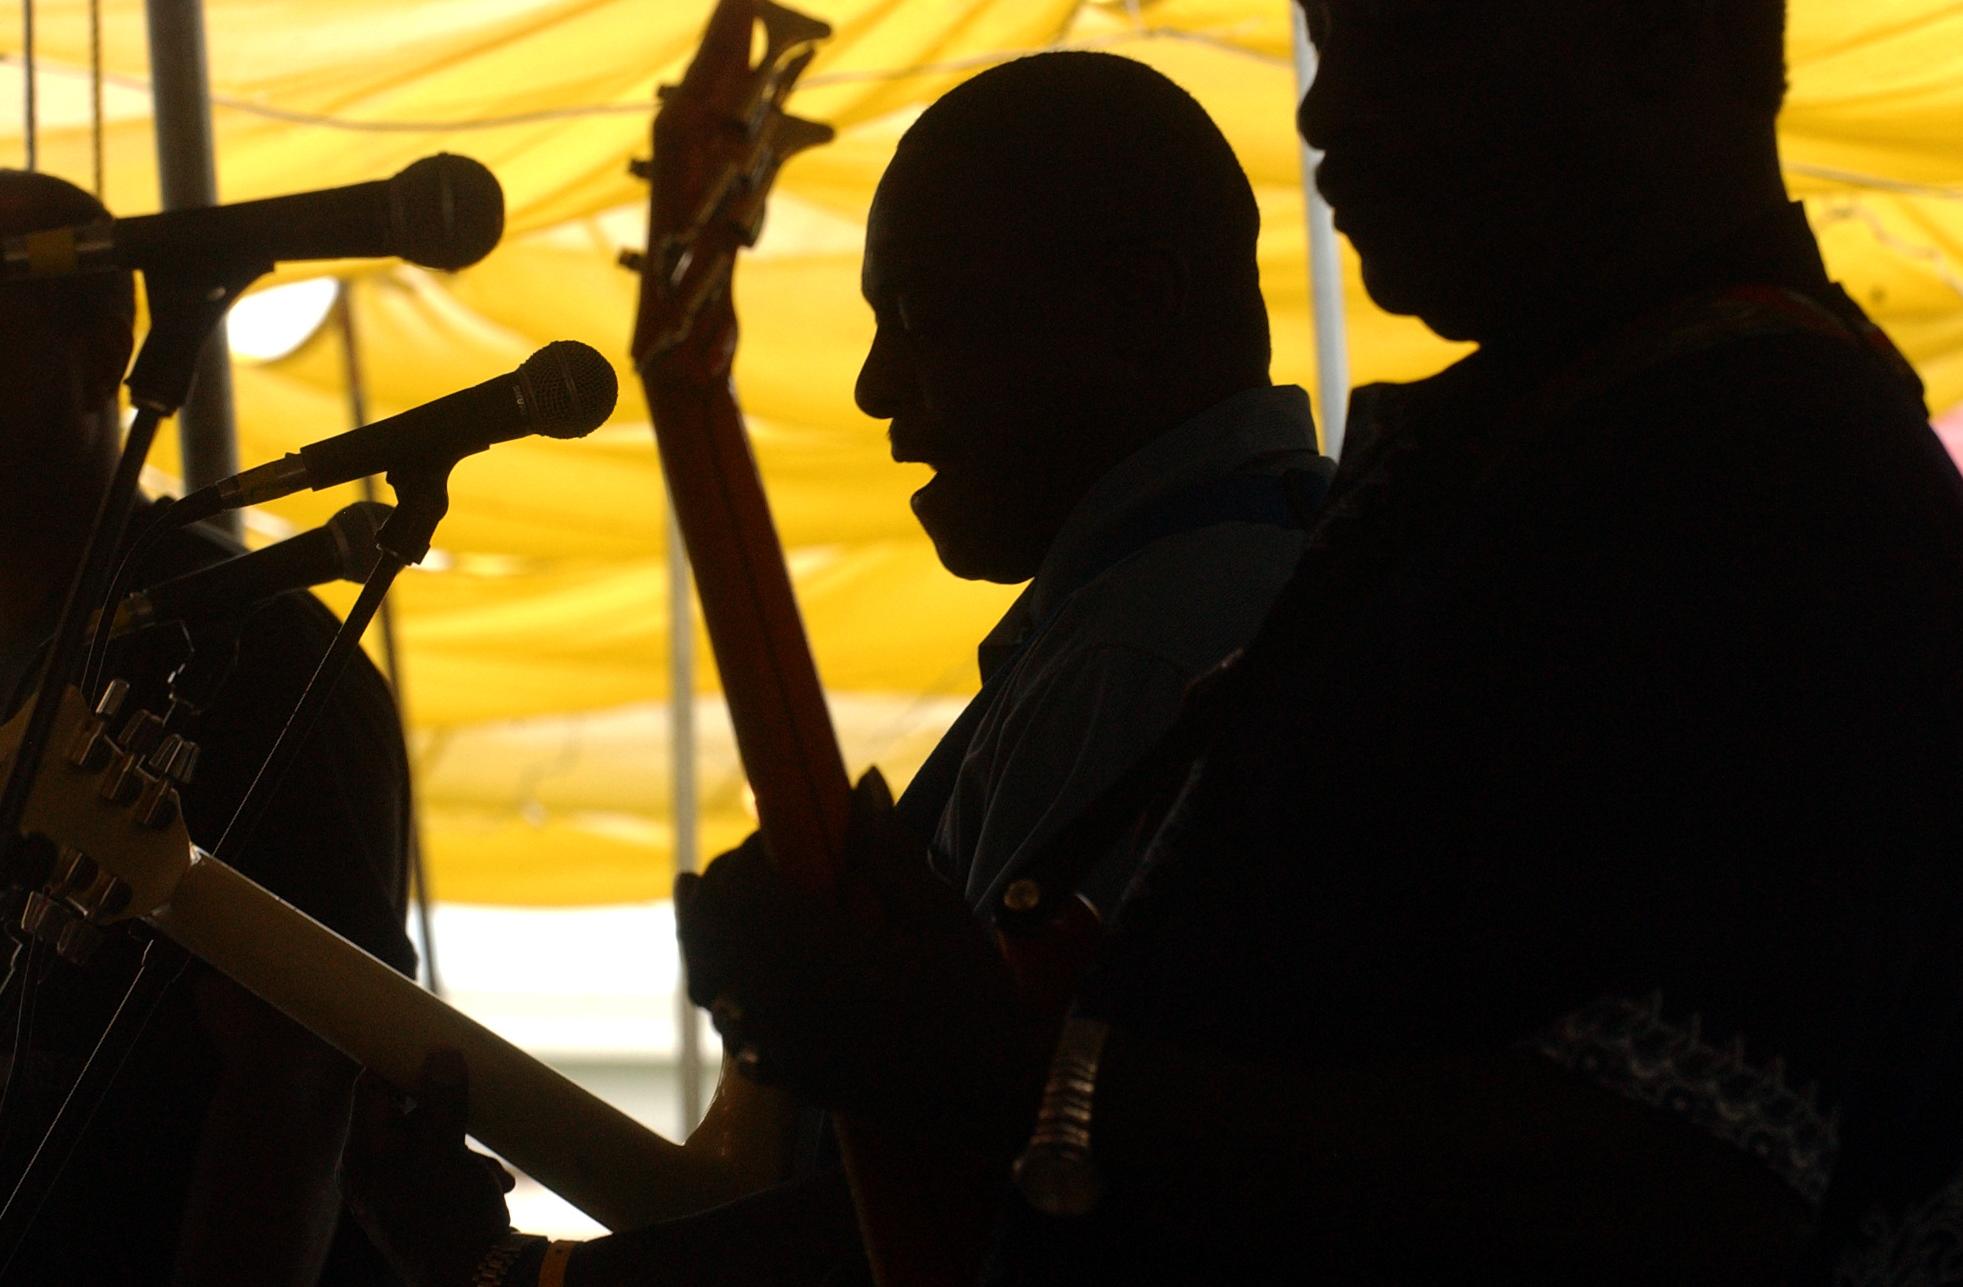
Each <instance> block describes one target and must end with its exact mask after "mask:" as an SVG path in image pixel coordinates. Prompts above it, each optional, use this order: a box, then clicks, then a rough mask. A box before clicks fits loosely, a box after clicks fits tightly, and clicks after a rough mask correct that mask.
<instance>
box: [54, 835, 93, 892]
mask: <svg viewBox="0 0 1963 1287" xmlns="http://www.w3.org/2000/svg"><path fill="white" fill-rule="evenodd" d="M95 878H96V865H95V859H93V858H91V857H89V856H88V855H87V854H85V853H83V852H82V851H81V850H79V849H76V848H74V847H72V846H68V845H64V846H62V850H61V856H60V857H59V858H58V859H57V860H56V861H55V875H54V879H53V880H52V881H50V882H49V884H48V888H49V889H50V890H51V891H52V892H53V893H54V895H55V896H56V897H57V898H67V897H69V896H70V895H72V894H76V893H79V892H81V891H82V890H84V889H87V888H88V887H89V886H90V885H91V884H93V883H95Z"/></svg>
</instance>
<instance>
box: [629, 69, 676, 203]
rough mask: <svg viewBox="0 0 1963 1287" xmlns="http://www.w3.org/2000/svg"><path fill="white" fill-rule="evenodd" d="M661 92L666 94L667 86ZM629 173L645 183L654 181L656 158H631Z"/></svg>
mask: <svg viewBox="0 0 1963 1287" xmlns="http://www.w3.org/2000/svg"><path fill="white" fill-rule="evenodd" d="M661 92H662V94H663V95H666V94H667V92H668V91H667V87H666V86H663V87H662V91H661ZM627 173H629V174H631V175H633V176H634V177H635V178H637V179H639V180H641V181H642V182H644V183H652V182H653V181H654V158H653V157H651V156H637V157H633V158H631V159H630V160H629V161H628V162H627Z"/></svg>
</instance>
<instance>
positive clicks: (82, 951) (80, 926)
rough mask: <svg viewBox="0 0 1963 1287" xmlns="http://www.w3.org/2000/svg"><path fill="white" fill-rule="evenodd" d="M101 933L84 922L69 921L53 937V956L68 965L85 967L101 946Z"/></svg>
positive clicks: (98, 929)
mask: <svg viewBox="0 0 1963 1287" xmlns="http://www.w3.org/2000/svg"><path fill="white" fill-rule="evenodd" d="M102 940H103V933H102V930H101V929H100V928H98V927H97V926H94V925H91V924H89V923H88V922H87V921H84V920H71V921H69V922H68V923H67V924H66V925H64V926H62V927H61V932H60V933H58V934H56V935H55V955H56V956H58V957H60V958H61V959H62V960H63V961H65V962H67V963H68V964H69V965H74V966H83V965H87V964H88V963H89V961H90V959H91V958H93V957H94V956H95V950H96V949H97V948H98V947H101V946H102Z"/></svg>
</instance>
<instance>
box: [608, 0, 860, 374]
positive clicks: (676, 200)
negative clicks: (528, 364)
mask: <svg viewBox="0 0 1963 1287" xmlns="http://www.w3.org/2000/svg"><path fill="white" fill-rule="evenodd" d="M759 23H760V24H762V28H763V35H764V49H763V54H762V57H761V58H759V59H757V60H756V61H752V59H751V53H750V50H751V44H752V37H753V36H754V34H755V31H756V28H757V25H758V24H759ZM829 35H831V28H830V27H828V26H826V25H825V24H824V23H822V22H819V21H818V20H817V19H815V18H810V17H806V16H805V15H804V14H801V13H797V12H795V11H793V10H790V9H786V8H784V7H783V6H782V5H779V4H775V3H772V0H717V4H716V8H715V11H714V12H713V13H712V14H710V16H709V25H708V28H707V29H706V30H705V31H704V33H703V36H702V45H701V48H699V49H698V50H697V51H696V54H695V58H694V59H693V60H692V61H691V62H690V63H689V66H688V71H687V72H686V73H685V74H684V75H683V76H682V81H681V84H679V85H670V86H664V87H663V88H662V90H661V94H660V106H659V108H658V109H657V111H656V113H655V118H654V127H653V131H652V133H653V143H654V154H653V159H652V160H649V161H636V162H635V163H634V164H633V166H632V169H633V172H634V173H635V174H636V175H637V176H639V177H641V178H644V179H647V180H648V181H649V182H650V183H651V184H652V191H651V193H650V195H649V201H648V237H647V250H646V252H645V253H641V254H636V253H634V252H631V251H630V252H628V253H626V254H624V255H622V256H621V261H622V263H623V264H625V265H626V266H627V267H628V268H630V269H632V270H634V271H635V272H638V273H639V274H640V276H641V295H640V307H639V310H638V312H637V313H636V316H635V319H634V341H633V357H634V365H635V367H636V369H638V370H641V371H643V372H645V371H646V370H647V369H648V367H649V365H650V364H651V363H652V362H653V361H654V360H655V359H656V358H659V357H662V356H664V355H667V354H670V353H673V352H675V351H676V350H677V349H680V348H682V347H683V346H686V348H687V351H688V353H689V355H690V358H691V361H690V363H689V365H691V366H693V367H695V368H697V369H696V370H694V371H693V372H691V373H690V374H693V375H695V376H697V377H698V378H700V379H702V380H704V381H705V382H706V381H707V380H710V379H714V378H717V377H720V376H722V375H724V374H726V373H727V371H728V365H729V359H730V356H731V354H732V353H733V352H734V347H735V337H734V330H735V316H734V314H733V312H732V311H731V310H730V308H729V300H728V290H729V273H730V267H731V264H732V262H733V261H734V258H735V254H736V251H737V249H738V248H740V247H744V246H751V245H754V244H755V243H756V239H757V235H758V233H760V232H761V231H762V228H763V211H764V202H765V200H766V198H767V197H768V196H769V194H770V187H771V185H772V184H773V183H774V182H776V179H777V172H778V170H779V168H781V167H782V165H783V164H784V161H785V160H786V159H787V158H789V157H790V156H792V155H793V154H795V153H797V152H801V151H803V150H804V149H805V148H808V147H814V146H816V145H818V144H820V143H824V142H826V141H828V140H829V139H830V138H831V137H832V130H831V127H830V126H828V125H820V124H818V123H816V122H813V121H806V120H800V119H798V118H797V117H794V116H790V115H787V114H786V113H785V112H784V100H785V99H786V98H787V97H788V96H789V94H790V92H791V87H792V86H793V85H795V84H796V83H797V78H798V76H799V75H800V74H802V72H803V71H804V69H805V66H806V65H807V64H809V63H810V61H811V57H812V54H813V52H814V51H815V48H816V46H817V44H818V42H819V41H821V40H823V39H825V38H826V37H827V36H829Z"/></svg>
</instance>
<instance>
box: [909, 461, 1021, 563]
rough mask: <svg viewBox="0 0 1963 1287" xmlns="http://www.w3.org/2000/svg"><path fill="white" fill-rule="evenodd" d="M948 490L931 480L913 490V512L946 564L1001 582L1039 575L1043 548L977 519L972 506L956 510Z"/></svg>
mask: <svg viewBox="0 0 1963 1287" xmlns="http://www.w3.org/2000/svg"><path fill="white" fill-rule="evenodd" d="M947 492H948V489H946V488H945V487H941V488H936V486H935V484H934V483H929V484H928V485H927V486H925V487H922V488H921V489H920V490H919V491H917V492H915V493H914V494H913V516H914V517H915V518H916V519H918V520H919V522H920V526H921V527H922V528H923V529H925V530H926V533H927V537H928V539H929V540H931V541H933V543H934V553H935V554H936V555H937V556H939V558H940V561H941V566H942V567H944V568H946V569H947V570H948V571H949V572H951V573H953V574H954V575H955V576H958V577H960V578H961V579H962V580H964V581H993V582H995V583H996V584H998V585H1015V584H1017V583H1019V582H1022V581H1027V580H1029V578H1031V577H1033V576H1035V575H1036V569H1037V567H1038V566H1040V565H1041V563H1042V560H1043V555H1042V551H1041V550H1035V551H1031V550H1028V549H1025V548H1023V547H1024V546H1025V545H1027V544H1028V542H1027V541H1023V540H1018V539H1016V534H1014V533H1011V532H1006V531H999V530H994V529H993V528H991V527H990V526H988V525H986V524H983V523H977V522H975V521H973V516H972V511H971V509H970V508H969V507H962V510H963V512H954V511H955V510H956V506H955V505H953V504H950V503H949V502H950V501H951V500H952V498H951V497H950V496H948V494H947ZM997 516H998V517H999V514H998V515H997Z"/></svg>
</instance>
